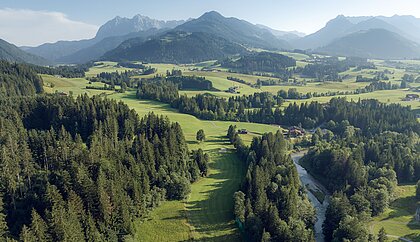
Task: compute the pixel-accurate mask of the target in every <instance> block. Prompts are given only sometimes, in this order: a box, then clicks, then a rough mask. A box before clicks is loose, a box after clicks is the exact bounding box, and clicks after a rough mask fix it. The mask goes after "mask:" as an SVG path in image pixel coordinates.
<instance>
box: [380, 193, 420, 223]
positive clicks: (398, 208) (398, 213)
mask: <svg viewBox="0 0 420 242" xmlns="http://www.w3.org/2000/svg"><path fill="white" fill-rule="evenodd" d="M413 204H416V200H415V199H414V197H402V198H398V199H396V200H395V201H393V202H392V204H391V206H390V208H391V209H393V210H394V211H392V212H390V213H389V214H388V216H387V217H386V218H383V219H382V220H381V221H384V220H388V219H394V218H398V217H403V216H407V215H413V216H414V214H415V212H416V211H415V207H413Z"/></svg>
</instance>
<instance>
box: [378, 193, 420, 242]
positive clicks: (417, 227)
mask: <svg viewBox="0 0 420 242" xmlns="http://www.w3.org/2000/svg"><path fill="white" fill-rule="evenodd" d="M419 205H420V203H419V202H417V200H416V198H415V186H414V185H404V186H399V187H398V190H397V199H396V200H395V201H394V202H392V203H391V205H390V207H389V209H388V210H387V211H385V213H383V214H382V215H380V216H378V217H375V218H374V219H373V220H372V221H371V223H370V229H371V231H372V232H373V233H375V234H377V233H378V232H379V230H380V229H381V228H382V227H384V228H385V231H386V233H387V234H389V235H393V236H399V237H404V238H407V239H411V240H412V241H416V242H417V241H420V224H419V223H418V222H415V220H414V215H415V213H416V208H417V206H419ZM390 238H391V237H390ZM391 239H394V238H391Z"/></svg>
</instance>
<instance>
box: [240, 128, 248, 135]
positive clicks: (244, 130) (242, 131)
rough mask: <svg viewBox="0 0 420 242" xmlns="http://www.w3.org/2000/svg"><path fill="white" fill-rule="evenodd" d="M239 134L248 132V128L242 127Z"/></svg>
mask: <svg viewBox="0 0 420 242" xmlns="http://www.w3.org/2000/svg"><path fill="white" fill-rule="evenodd" d="M238 133H239V134H248V130H246V129H241V130H239V131H238Z"/></svg>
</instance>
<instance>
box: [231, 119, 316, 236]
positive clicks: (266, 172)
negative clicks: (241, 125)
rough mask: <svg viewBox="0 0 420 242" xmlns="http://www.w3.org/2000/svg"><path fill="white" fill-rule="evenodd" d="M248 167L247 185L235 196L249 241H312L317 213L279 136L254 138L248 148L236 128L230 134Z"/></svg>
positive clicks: (282, 139) (286, 146)
mask: <svg viewBox="0 0 420 242" xmlns="http://www.w3.org/2000/svg"><path fill="white" fill-rule="evenodd" d="M227 136H228V138H229V139H230V141H231V142H232V143H233V144H234V145H235V148H236V149H237V153H238V156H239V157H240V158H241V159H242V161H243V162H245V163H246V164H247V166H248V170H247V173H246V177H245V181H244V183H243V185H242V188H241V190H240V191H238V192H236V193H235V195H234V200H235V208H234V213H235V217H236V222H237V223H238V224H239V228H242V229H241V230H242V232H243V233H244V234H245V237H247V238H249V239H250V241H313V240H314V234H313V226H314V223H315V210H314V208H313V207H312V205H311V203H310V202H309V200H308V198H307V197H306V193H305V188H303V187H301V185H300V180H299V177H298V173H297V170H296V167H295V165H294V164H293V161H292V159H291V157H290V155H289V153H288V151H289V147H290V145H289V143H288V142H287V141H286V140H285V139H284V137H283V135H282V134H281V133H280V132H277V133H276V134H273V133H268V134H264V135H263V136H262V137H261V138H254V139H253V141H252V143H251V145H250V147H247V146H246V145H245V144H244V143H243V142H242V140H241V138H240V137H239V135H238V133H237V131H236V126H230V127H229V130H228V134H227Z"/></svg>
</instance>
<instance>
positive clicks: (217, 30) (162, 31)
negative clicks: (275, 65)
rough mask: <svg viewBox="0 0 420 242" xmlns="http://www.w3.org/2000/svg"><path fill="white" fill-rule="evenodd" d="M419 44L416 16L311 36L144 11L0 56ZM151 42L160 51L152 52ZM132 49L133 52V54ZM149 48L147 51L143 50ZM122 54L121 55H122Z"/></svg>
mask: <svg viewBox="0 0 420 242" xmlns="http://www.w3.org/2000/svg"><path fill="white" fill-rule="evenodd" d="M380 30H381V31H380ZM175 33H176V34H175ZM181 33H182V34H181ZM186 33H189V34H186ZM191 33H194V34H191ZM196 33H203V34H196ZM168 36H170V38H169V39H171V41H174V42H173V43H171V44H168V43H165V42H164V41H163V40H164V39H165V38H167V37H168ZM175 36H176V37H175ZM203 36H207V37H208V38H209V39H211V40H214V41H216V42H217V43H220V44H221V46H220V47H219V48H218V47H217V46H215V45H212V44H210V42H208V41H207V42H205V41H203V39H202V37H203ZM222 39H223V40H222ZM194 41H197V42H194ZM151 43H154V44H153V45H151ZM186 43H188V44H190V45H192V46H194V48H196V49H195V50H194V51H195V53H194V54H191V55H190V56H189V57H188V53H185V54H182V55H181V54H180V52H179V51H177V50H173V49H171V48H175V46H177V48H178V47H180V46H182V48H184V47H183V46H184V45H185V44H186ZM418 43H420V19H417V18H415V17H413V16H398V15H395V16H392V17H384V16H375V17H374V16H361V17H346V16H343V15H339V16H337V17H336V18H334V19H332V20H330V21H329V22H328V23H327V24H326V25H325V27H323V28H322V29H320V30H318V31H316V32H315V33H312V34H309V35H305V34H303V33H300V32H297V31H291V32H288V31H280V30H275V29H272V28H270V27H267V26H264V25H258V24H257V25H255V24H252V23H249V22H247V21H245V20H241V19H238V18H233V17H224V16H222V15H221V14H220V13H218V12H215V11H212V12H207V13H205V14H203V15H202V16H200V17H198V18H196V19H189V20H186V21H184V20H173V21H162V20H156V19H151V18H149V17H146V16H143V15H136V16H134V17H133V18H123V17H115V18H114V19H112V20H110V21H108V22H106V23H105V24H104V25H102V26H101V27H100V28H99V30H98V32H97V34H96V36H95V37H94V38H92V39H87V40H79V41H59V42H56V43H46V44H43V45H40V46H38V47H21V48H20V50H19V51H18V49H17V48H16V46H13V45H11V44H9V43H7V42H4V41H3V42H1V46H2V49H1V50H2V52H1V56H0V58H2V59H9V60H12V59H13V60H18V61H22V62H23V61H24V62H31V63H62V64H77V63H85V62H88V61H93V60H99V59H104V58H105V57H108V58H111V57H112V58H113V59H126V58H128V57H129V58H130V59H135V58H137V57H138V58H146V57H147V58H146V59H147V60H153V61H159V58H162V59H161V60H162V61H165V62H167V61H168V60H170V59H171V58H173V57H180V59H176V58H175V60H174V61H175V62H180V63H181V62H190V61H191V60H196V59H200V60H201V59H202V58H204V57H206V55H205V54H203V53H204V52H205V51H208V52H211V53H212V54H211V55H208V57H212V58H214V57H216V56H226V55H235V54H240V53H243V51H244V50H243V49H248V50H252V49H254V48H258V49H266V50H290V49H302V50H309V51H313V52H317V53H318V52H319V53H325V54H330V55H349V56H362V57H369V58H384V59H387V58H395V59H402V58H419V57H420V55H419V54H418V53H420V49H419V48H420V47H419V46H418ZM203 44H206V45H203ZM145 46H148V47H149V48H151V47H153V48H156V49H152V50H148V49H147V50H146V49H145ZM226 46H231V47H234V48H233V50H235V51H237V53H233V52H235V51H233V52H232V51H226V49H225V47H226ZM13 47H14V48H13ZM379 47H383V48H382V49H381V48H379ZM182 48H181V49H182ZM197 48H203V49H200V50H198V49H197ZM206 48H207V49H206ZM6 50H7V51H6ZM184 50H185V51H187V52H188V51H189V50H188V49H184ZM395 50H400V51H395ZM129 51H132V53H128V52H129ZM140 51H142V53H140ZM144 51H146V52H145V53H147V55H146V54H145V53H143V52H144ZM26 52H28V53H29V54H28V53H26ZM165 52H166V53H165ZM151 53H156V54H157V55H158V57H159V58H152V57H151V56H148V55H150V54H151ZM174 53H178V54H174ZM198 53H201V54H198ZM216 53H217V54H216ZM119 54H121V56H118V55H119ZM37 56H39V57H41V58H39V57H37ZM169 56H171V57H170V58H169ZM47 60H48V61H47Z"/></svg>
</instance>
